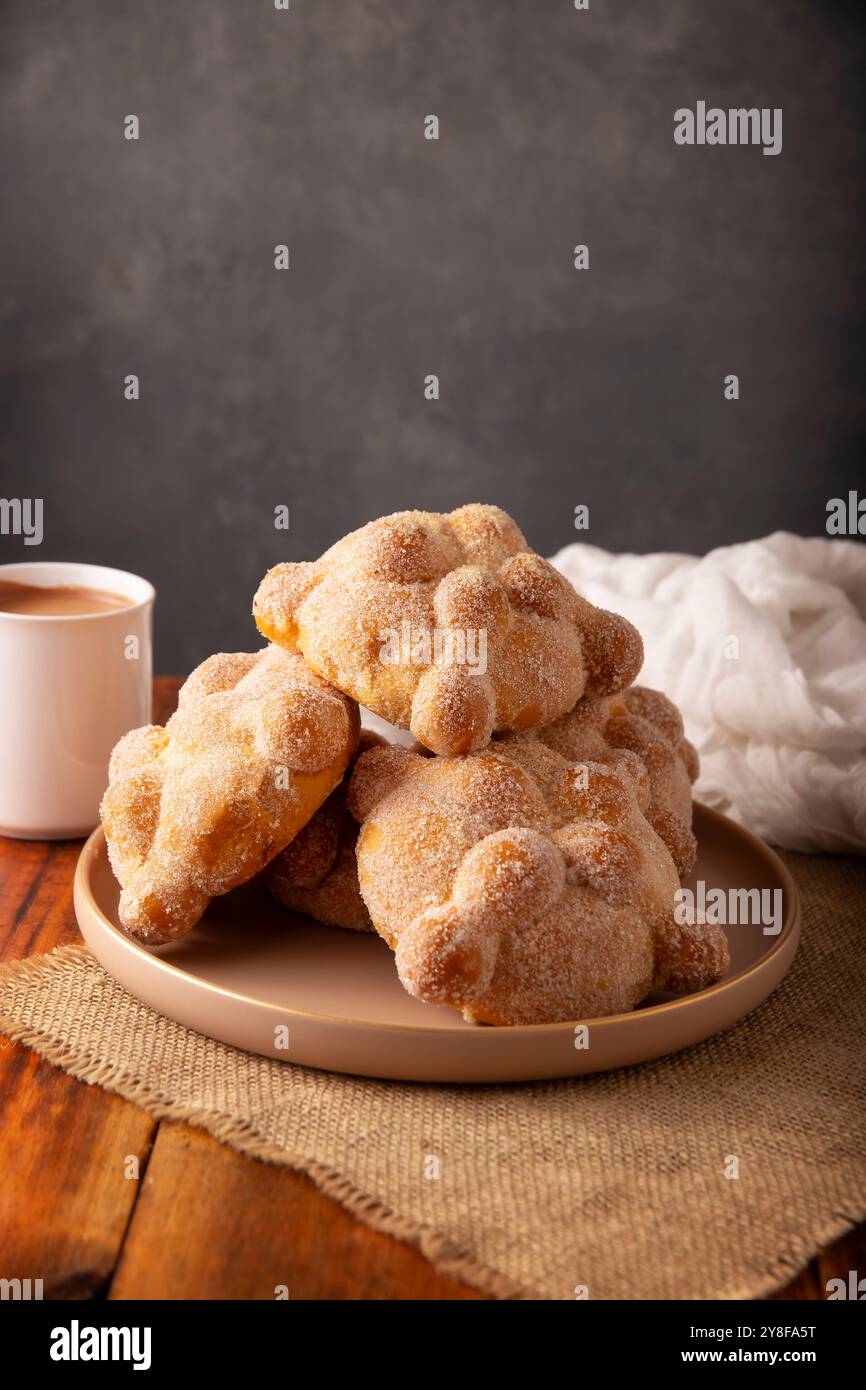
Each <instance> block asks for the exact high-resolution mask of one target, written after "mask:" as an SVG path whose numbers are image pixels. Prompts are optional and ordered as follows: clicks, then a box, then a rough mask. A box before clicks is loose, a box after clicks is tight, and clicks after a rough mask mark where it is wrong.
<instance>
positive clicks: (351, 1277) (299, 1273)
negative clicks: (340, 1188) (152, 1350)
mask: <svg viewBox="0 0 866 1390" xmlns="http://www.w3.org/2000/svg"><path fill="white" fill-rule="evenodd" d="M278 1287H279V1288H284V1289H285V1290H287V1291H288V1296H289V1297H290V1298H296V1299H298V1298H299V1299H340V1300H342V1299H353V1298H364V1299H377V1300H378V1299H413V1298H415V1299H452V1298H481V1297H482V1295H481V1294H479V1293H477V1292H475V1291H474V1290H472V1289H468V1288H466V1287H465V1286H464V1285H461V1284H458V1283H457V1282H456V1281H454V1280H452V1279H447V1278H444V1277H442V1276H440V1275H437V1274H435V1273H434V1271H433V1270H432V1268H431V1266H430V1265H429V1264H428V1263H427V1261H426V1260H425V1259H424V1257H423V1256H422V1255H420V1254H419V1253H418V1251H417V1250H414V1249H412V1248H411V1247H410V1246H408V1245H403V1244H401V1243H400V1242H398V1241H395V1240H391V1239H390V1238H389V1237H388V1236H383V1235H379V1234H378V1233H377V1232H375V1231H370V1230H368V1228H367V1227H365V1226H362V1225H361V1224H360V1223H359V1222H357V1221H355V1220H354V1219H353V1218H352V1217H351V1216H350V1215H349V1214H348V1212H347V1211H345V1210H344V1209H343V1208H342V1207H340V1206H337V1205H336V1204H335V1203H334V1202H332V1201H330V1199H329V1198H327V1197H325V1196H323V1195H322V1193H321V1192H319V1191H318V1189H317V1188H316V1187H315V1186H314V1185H313V1183H311V1182H310V1181H309V1179H308V1178H306V1177H304V1176H303V1175H302V1174H300V1173H293V1172H291V1170H289V1169H286V1168H278V1167H275V1166H274V1165H271V1164H267V1163H258V1162H256V1161H255V1160H253V1159H246V1158H241V1157H240V1156H239V1155H238V1154H236V1153H235V1152H234V1150H232V1149H229V1148H227V1147H226V1146H225V1145H223V1144H219V1143H218V1142H217V1141H216V1140H215V1139H212V1138H211V1136H210V1135H209V1134H206V1133H205V1132H204V1131H203V1130H198V1129H193V1128H192V1127H190V1126H189V1125H185V1124H178V1123H174V1122H164V1123H163V1124H162V1125H160V1130H159V1134H158V1136H157V1140H156V1144H155V1146H154V1150H153V1155H152V1157H151V1160H150V1163H149V1165H148V1169H147V1174H146V1176H145V1179H144V1182H143V1183H142V1188H141V1196H140V1198H139V1201H138V1205H137V1207H136V1209H135V1216H134V1217H133V1220H132V1223H131V1225H130V1228H129V1231H128V1233H127V1237H126V1241H125V1243H124V1247H123V1252H122V1255H121V1258H120V1263H119V1265H118V1269H117V1273H116V1275H115V1278H114V1280H113V1282H112V1285H111V1291H110V1295H109V1296H110V1297H111V1298H113V1299H125V1298H230V1299H238V1298H246V1299H269V1300H273V1299H274V1298H275V1297H276V1291H277V1289H278ZM283 1296H285V1295H283Z"/></svg>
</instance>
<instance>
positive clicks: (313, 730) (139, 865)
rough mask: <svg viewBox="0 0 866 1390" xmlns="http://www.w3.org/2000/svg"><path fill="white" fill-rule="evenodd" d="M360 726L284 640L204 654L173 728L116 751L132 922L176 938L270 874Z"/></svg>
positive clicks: (121, 875)
mask: <svg viewBox="0 0 866 1390" xmlns="http://www.w3.org/2000/svg"><path fill="white" fill-rule="evenodd" d="M358 723H359V720H358V709H357V706H356V705H354V704H353V703H352V701H350V700H347V699H346V697H345V696H344V695H341V694H340V693H339V692H338V691H336V690H334V689H332V688H331V687H330V686H328V685H326V683H325V682H324V681H323V680H321V679H320V678H319V677H318V676H316V675H315V674H314V673H313V672H312V671H310V670H309V669H308V667H307V666H306V665H305V664H304V662H303V661H302V660H301V658H300V657H297V656H290V655H289V654H288V653H287V652H284V651H281V650H280V648H278V647H267V648H265V649H264V650H262V651H260V652H253V653H249V652H241V653H219V654H218V655H216V656H212V657H210V658H209V659H208V660H207V661H205V662H203V663H202V665H201V666H199V667H198V668H197V669H196V670H195V671H194V672H193V673H192V675H191V676H190V678H189V680H188V681H187V682H186V684H185V685H184V686H183V688H182V690H181V693H180V697H179V700H178V708H177V712H176V713H175V714H174V715H173V716H172V717H171V719H170V720H169V721H168V723H167V724H166V726H165V728H164V729H163V728H160V727H159V726H157V725H151V726H148V727H146V728H144V729H134V730H133V731H132V732H131V733H129V734H127V735H126V736H125V737H124V738H122V739H121V740H120V742H119V743H118V745H117V747H116V748H115V750H114V752H113V754H112V757H111V766H110V771H109V786H108V790H107V791H106V793H105V796H104V798H103V802H102V807H101V816H102V823H103V825H104V827H105V835H106V840H107V843H108V852H109V856H110V859H111V864H112V868H113V869H114V872H115V875H116V877H117V879H118V881H119V882H120V885H121V890H122V891H121V895H120V906H119V913H120V920H121V923H122V925H123V927H124V928H125V930H126V931H128V932H129V934H130V935H131V936H134V937H136V938H137V939H138V940H140V941H143V942H145V943H146V944H148V945H156V944H159V943H160V942H164V941H170V940H173V939H174V938H176V937H178V936H182V935H183V934H184V933H185V932H187V931H189V929H190V928H191V927H192V926H194V924H195V923H196V922H197V921H198V919H199V918H200V917H201V915H202V913H203V912H204V910H205V908H206V907H207V904H208V902H209V901H210V899H211V898H213V897H216V896H217V895H218V894H220V893H225V892H227V891H228V890H229V889H230V888H235V887H237V886H238V885H239V884H241V883H245V882H246V881H247V880H248V879H250V878H252V877H253V875H254V874H256V873H258V872H259V870H260V869H262V868H263V867H264V866H265V864H267V863H268V862H269V860H270V859H271V858H273V856H274V855H275V854H277V853H279V851H280V850H281V849H282V848H283V847H284V846H285V845H286V844H287V843H288V842H289V840H291V838H292V837H293V836H294V835H295V834H297V832H298V830H300V829H301V827H302V826H303V825H305V824H306V823H307V821H308V820H309V819H310V817H311V816H312V815H313V813H314V812H315V811H316V810H317V808H318V807H319V806H320V805H321V803H322V802H323V801H324V799H325V797H326V796H327V795H328V794H329V792H330V791H331V790H332V788H333V787H334V786H335V785H336V783H337V782H339V780H340V778H341V777H342V775H343V772H344V770H345V768H346V766H347V764H348V762H349V759H350V757H351V755H352V753H353V751H354V749H355V747H356V744H357V740H358Z"/></svg>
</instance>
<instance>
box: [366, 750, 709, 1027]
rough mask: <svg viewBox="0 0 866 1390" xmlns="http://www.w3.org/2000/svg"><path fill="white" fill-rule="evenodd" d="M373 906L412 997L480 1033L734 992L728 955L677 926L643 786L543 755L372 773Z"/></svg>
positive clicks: (473, 758) (670, 880) (387, 759)
mask: <svg viewBox="0 0 866 1390" xmlns="http://www.w3.org/2000/svg"><path fill="white" fill-rule="evenodd" d="M349 808H350V810H351V811H352V813H353V814H354V815H355V816H356V818H357V819H358V820H359V821H360V822H361V833H360V836H359V838H358V846H357V860H358V878H359V882H360V886H361V893H362V895H363V898H364V901H365V902H366V904H367V907H368V909H369V912H370V916H371V918H372V921H373V925H374V927H375V928H376V931H377V932H378V933H379V935H380V936H382V937H383V938H384V939H385V941H387V943H388V944H389V946H390V947H391V948H392V950H393V951H394V952H395V956H396V963H397V971H398V974H399V976H400V979H401V981H402V983H403V985H404V986H405V988H406V989H407V990H408V991H409V993H410V994H413V995H415V996H417V997H418V998H419V999H423V1000H426V1001H427V1002H429V1003H432V1004H446V1005H450V1006H451V1007H452V1008H455V1009H459V1010H460V1011H461V1012H462V1013H463V1016H464V1017H465V1018H466V1019H467V1020H469V1021H473V1022H482V1023H494V1024H533V1023H554V1022H560V1021H566V1020H570V1019H576V1018H597V1017H601V1016H603V1015H606V1014H612V1013H621V1012H625V1011H627V1010H630V1009H633V1008H634V1007H635V1005H636V1004H639V1003H640V1001H641V1000H642V999H644V998H645V997H646V996H647V995H648V994H649V993H650V992H651V991H653V990H655V989H662V990H672V991H674V992H677V993H688V992H692V991H695V990H699V989H703V988H705V987H706V986H707V985H710V984H712V983H714V982H715V981H717V980H719V979H720V978H721V977H722V975H723V974H724V972H725V970H726V968H727V965H728V951H727V943H726V940H725V936H724V933H723V932H722V931H721V929H720V928H719V927H717V926H715V925H712V924H703V923H693V924H690V923H682V924H680V923H677V921H676V920H675V918H674V907H675V894H676V892H677V889H678V886H679V881H678V877H677V871H676V868H675V866H674V863H673V860H672V859H671V856H670V854H669V853H668V851H667V849H666V848H665V846H664V844H663V843H662V841H661V840H660V839H659V837H658V835H656V833H655V831H654V830H653V829H652V826H651V825H650V824H649V822H648V821H647V820H646V818H645V817H644V815H643V814H642V813H641V810H640V806H639V802H638V796H637V792H636V789H635V785H634V782H633V780H632V778H631V776H630V775H629V774H628V772H627V771H625V770H624V769H617V768H616V767H613V766H609V765H605V764H602V763H593V762H584V763H578V764H575V763H571V762H569V761H568V760H567V759H565V758H563V757H562V756H561V755H560V754H559V753H556V752H554V750H553V749H550V748H547V747H546V746H545V745H544V744H542V743H540V742H538V741H531V740H527V741H521V740H514V741H511V742H506V743H504V744H502V745H497V746H496V751H492V750H490V751H487V752H483V753H476V754H472V755H470V756H468V757H461V758H427V757H421V756H419V755H417V754H414V753H411V752H408V751H406V750H404V749H400V748H379V749H372V750H371V751H370V752H367V753H365V754H363V756H362V757H361V758H359V760H358V763H357V765H356V767H355V771H354V774H353V776H352V781H351V784H350V787H349Z"/></svg>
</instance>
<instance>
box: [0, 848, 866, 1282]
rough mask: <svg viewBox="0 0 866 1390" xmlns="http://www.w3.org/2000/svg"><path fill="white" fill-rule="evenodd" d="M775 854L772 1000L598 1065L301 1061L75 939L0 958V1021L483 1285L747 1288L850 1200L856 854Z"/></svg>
mask: <svg viewBox="0 0 866 1390" xmlns="http://www.w3.org/2000/svg"><path fill="white" fill-rule="evenodd" d="M785 858H786V861H787V863H788V864H789V866H790V867H791V869H792V871H793V872H794V874H795V876H796V878H797V880H798V882H799V885H800V889H801V892H802V895H803V937H802V944H801V947H800V950H799V953H798V955H797V958H796V960H795V962H794V965H793V968H792V969H791V971H790V973H789V975H788V977H787V979H786V980H785V981H784V983H783V985H782V986H781V987H780V988H779V989H778V990H777V991H776V993H775V995H773V997H772V998H771V999H770V1000H768V1002H767V1003H766V1004H764V1005H763V1006H762V1007H761V1008H760V1009H758V1010H757V1011H756V1012H755V1013H753V1014H752V1015H751V1016H750V1017H749V1018H747V1019H746V1020H745V1021H744V1022H743V1023H742V1024H740V1025H739V1026H738V1027H737V1028H735V1029H733V1030H732V1031H731V1032H729V1033H727V1034H725V1035H723V1036H721V1037H718V1038H714V1039H712V1040H711V1041H709V1042H707V1043H703V1044H701V1045H700V1046H698V1047H694V1048H691V1049H690V1050H689V1051H687V1052H682V1053H679V1054H678V1055H677V1056H674V1057H671V1058H668V1059H665V1060H662V1061H659V1062H653V1063H648V1064H647V1065H645V1066H639V1067H630V1068H628V1069H627V1070H624V1071H619V1072H613V1073H610V1074H608V1075H602V1076H594V1077H586V1078H581V1079H576V1080H569V1081H557V1082H536V1083H534V1084H531V1085H520V1086H497V1087H470V1086H466V1087H459V1086H454V1087H440V1086H422V1085H406V1084H397V1083H389V1082H378V1081H364V1080H355V1079H353V1078H350V1077H343V1076H333V1075H328V1074H326V1073H323V1072H317V1071H307V1070H303V1069H301V1068H298V1067H293V1066H290V1065H286V1064H285V1063H280V1062H274V1061H268V1060H265V1059H263V1058H259V1057H254V1056H248V1055H247V1054H245V1053H242V1052H238V1051H235V1050H234V1049H233V1048H231V1047H226V1046H224V1045H223V1044H221V1043H217V1042H213V1041H212V1040H211V1039H209V1038H205V1037H202V1036H201V1035H199V1034H197V1033H193V1032H190V1031H188V1030H187V1029H185V1028H183V1027H181V1026H180V1025H178V1024H176V1023H172V1022H170V1021H169V1020H168V1019H164V1018H161V1017H160V1016H159V1015H158V1014H155V1013H153V1012H152V1011H151V1010H150V1009H148V1008H145V1007H144V1005H142V1004H140V1003H138V1002H137V1001H136V1000H135V999H132V998H131V997H130V996H129V995H127V994H126V993H124V991H123V990H122V989H121V988H120V986H119V985H117V984H115V983H114V981H113V980H112V979H111V978H110V977H109V976H108V975H106V974H105V972H104V971H103V970H102V968H101V967H100V966H99V965H98V964H97V962H96V961H95V960H94V958H93V957H92V956H91V955H90V954H89V952H88V951H87V950H86V948H85V947H83V946H67V947H61V948H60V949H59V950H57V951H54V952H53V953H52V954H50V955H47V956H40V957H35V958H31V959H30V960H26V961H20V962H15V963H13V964H12V965H8V966H5V967H4V968H3V969H2V970H0V1028H2V1030H3V1031H4V1032H6V1033H8V1034H10V1035H11V1036H12V1037H14V1038H16V1039H20V1040H21V1041H23V1042H25V1043H27V1044H28V1045H29V1046H30V1047H33V1048H35V1049H36V1050H37V1051H38V1052H40V1053H41V1054H42V1055H43V1056H45V1057H47V1058H48V1059H50V1060H51V1061H52V1062H55V1063H57V1065H59V1066H62V1067H64V1068H65V1069H66V1070H67V1071H69V1072H72V1073H73V1074H74V1075H75V1076H78V1077H80V1078H81V1079H82V1080H84V1081H88V1082H92V1083H93V1082H95V1083H98V1084H99V1085H102V1086H105V1087H107V1088H108V1089H109V1090H112V1091H116V1092H118V1093H119V1094H120V1095H122V1096H126V1097H127V1098H128V1099H130V1100H133V1101H136V1102H137V1103H138V1104H139V1105H143V1106H144V1107H145V1108H146V1109H148V1110H150V1111H152V1112H153V1113H154V1114H155V1115H160V1116H170V1117H172V1118H183V1119H186V1120H189V1121H191V1122H192V1123H193V1124H197V1125H201V1126H203V1127H204V1128H205V1129H207V1130H209V1131H210V1132H211V1133H212V1134H214V1135H215V1136H216V1137H217V1138H219V1139H221V1140H224V1141H225V1142H226V1143H229V1144H233V1145H234V1146H235V1147H236V1148H238V1149H240V1150H241V1151H242V1152H244V1153H247V1154H251V1155H255V1156H256V1157H258V1158H261V1159H266V1160H269V1161H271V1162H274V1163H285V1164H288V1165H290V1166H291V1167H294V1168H299V1169H302V1170H303V1171H304V1172H305V1173H308V1174H309V1175H310V1177H311V1178H312V1179H313V1181H314V1182H316V1183H317V1184H318V1185H319V1186H320V1187H321V1188H322V1189H323V1190H324V1191H325V1192H327V1193H328V1194H329V1195H330V1196H332V1197H334V1198H336V1199H337V1200H338V1201H340V1202H342V1203H344V1204H345V1206H347V1207H348V1208H349V1209H350V1210H351V1211H352V1212H353V1213H354V1214H355V1215H356V1216H357V1217H358V1218H359V1219H360V1220H362V1221H365V1222H367V1223H368V1224H369V1225H371V1226H375V1227H377V1228H378V1229H380V1230H384V1231H388V1232H391V1233H392V1234H394V1235H396V1236H399V1237H400V1238H402V1239H404V1240H409V1241H412V1242H414V1243H416V1244H417V1245H418V1246H419V1247H420V1248H421V1250H423V1252H424V1253H425V1254H426V1255H427V1256H428V1258H429V1259H430V1260H432V1261H433V1263H434V1264H435V1265H436V1266H437V1267H438V1268H439V1269H441V1270H443V1271H447V1272H448V1273H452V1274H454V1275H457V1276H458V1277H460V1278H463V1279H465V1280H467V1281H468V1282H470V1283H472V1284H475V1285H477V1286H478V1287H479V1288H481V1289H485V1290H487V1291H488V1292H490V1293H492V1294H495V1295H498V1296H501V1297H530V1298H531V1297H536V1298H552V1299H568V1298H574V1297H575V1289H576V1286H580V1285H584V1286H586V1288H587V1290H588V1296H589V1297H590V1298H666V1299H670V1298H701V1297H708V1298H746V1297H752V1296H757V1295H760V1294H762V1293H766V1292H769V1291H770V1290H772V1289H773V1288H775V1287H778V1286H779V1285H782V1284H785V1283H787V1282H788V1281H789V1279H790V1278H791V1277H792V1276H793V1275H794V1273H795V1272H796V1271H797V1270H798V1269H799V1268H801V1267H802V1266H803V1265H804V1264H805V1263H806V1262H807V1260H808V1259H809V1257H810V1256H811V1255H812V1254H813V1253H814V1252H815V1251H816V1249H818V1248H819V1247H820V1246H821V1245H823V1244H826V1243H827V1242H829V1241H831V1240H833V1239H834V1238H835V1237H836V1236H838V1235H840V1234H841V1233H842V1232H843V1231H845V1230H847V1229H848V1228H849V1227H850V1226H851V1225H853V1224H855V1223H856V1222H858V1221H860V1220H862V1219H863V1217H864V1215H866V1160H864V1128H866V1126H864V1049H866V1007H864V1005H866V861H863V860H856V859H842V858H809V857H807V856H804V855H792V854H791V855H786V856H785ZM731 1156H734V1157H736V1158H737V1159H738V1162H739V1177H738V1178H727V1177H726V1176H725V1172H726V1165H727V1167H728V1171H732V1169H733V1165H731V1164H730V1157H731ZM437 1171H438V1176H426V1175H427V1174H435V1173H437Z"/></svg>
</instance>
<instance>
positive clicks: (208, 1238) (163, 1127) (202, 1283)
mask: <svg viewBox="0 0 866 1390" xmlns="http://www.w3.org/2000/svg"><path fill="white" fill-rule="evenodd" d="M179 685H180V681H179V680H177V679H175V678H173V677H161V678H160V679H158V680H157V681H156V682H155V691H154V702H155V718H156V719H157V720H159V722H161V723H162V722H164V721H165V719H166V718H167V717H168V715H169V714H170V713H171V711H172V709H173V708H174V704H175V700H176V697H177V690H178V687H179ZM78 850H79V844H78V843H77V842H60V843H41V842H30V841H18V840H6V839H2V838H0V960H13V959H17V958H19V957H22V956H29V955H37V954H39V953H41V952H43V951H50V950H52V949H53V948H54V947H55V946H59V945H62V944H64V943H67V942H75V941H79V940H80V937H79V933H78V928H77V926H76V923H75V916H74V914H73V910H72V874H73V869H74V866H75V861H76V858H77V856H78ZM0 1115H2V1125H0V1174H2V1182H0V1277H5V1278H13V1277H15V1276H18V1277H20V1278H26V1277H28V1276H29V1277H31V1278H41V1279H42V1280H43V1286H44V1295H45V1297H46V1298H112V1299H133V1298H205V1299H206V1298H261V1299H272V1298H273V1296H274V1295H273V1290H274V1286H275V1284H287V1285H288V1287H289V1288H290V1289H291V1291H292V1297H293V1298H302V1299H303V1298H312V1299H351V1298H363V1299H413V1298H417V1299H469V1298H480V1297H482V1295H481V1294H479V1293H477V1292H476V1291H475V1290H474V1289H470V1288H467V1287H466V1286H465V1285H463V1284H460V1283H458V1282H456V1281H455V1280H454V1279H450V1278H446V1277H444V1276H443V1275H439V1274H437V1273H436V1272H435V1271H434V1270H433V1268H432V1267H431V1266H430V1265H429V1264H428V1263H427V1261H426V1260H425V1259H424V1258H423V1256H422V1255H420V1254H419V1253H418V1251H417V1250H414V1249H413V1248H411V1247H410V1246H408V1245H404V1244H402V1243H401V1242H399V1241H397V1240H393V1239H391V1238H390V1237H389V1236H383V1235H379V1234H377V1233H376V1232H374V1231H371V1230H369V1229H368V1228H367V1227H366V1226H363V1225H362V1224H361V1223H360V1222H358V1221H356V1220H354V1218H353V1217H351V1216H349V1215H348V1213H347V1212H346V1211H344V1209H343V1208H342V1207H340V1206H339V1205H338V1204H337V1203H336V1202H332V1201H331V1200H330V1199H329V1198H327V1197H324V1196H323V1195H322V1194H321V1193H320V1192H319V1191H318V1190H317V1189H316V1187H315V1186H314V1185H313V1183H312V1182H311V1181H310V1180H309V1179H308V1178H307V1177H304V1176H303V1175H301V1174H299V1173H294V1172H292V1171H290V1170H289V1169H287V1168H277V1167H273V1166H271V1165H269V1164H265V1163H259V1162H256V1161H255V1160H254V1159H250V1158H244V1157H242V1156H241V1155H240V1154H238V1153H236V1152H235V1151H234V1150H233V1149H230V1148H228V1147H227V1146H226V1145H222V1144H219V1143H217V1142H216V1140H214V1139H212V1138H210V1136H209V1135H207V1134H205V1133H204V1132H203V1131H202V1130H198V1129H194V1128H192V1127H191V1126H190V1125H186V1124H180V1123H176V1122H173V1121H165V1120H163V1121H157V1120H154V1119H152V1118H151V1117H150V1116H149V1115H148V1114H147V1113H146V1112H145V1111H144V1110H139V1109H138V1107H137V1106H135V1105H133V1104H131V1103H130V1102H129V1101H126V1100H122V1099H121V1098H120V1097H119V1096H115V1095H110V1094H109V1093H108V1092H107V1091H103V1090H101V1089H100V1088H99V1087H98V1086H86V1085H84V1084H83V1083H82V1082H79V1081H76V1080H75V1079H74V1078H73V1077H71V1076H68V1075H67V1074H66V1073H65V1072H63V1071H60V1070H58V1069H57V1068H55V1067H52V1066H50V1065H49V1064H48V1063H47V1062H43V1061H41V1060H40V1059H39V1058H38V1057H37V1055H36V1053H34V1052H30V1051H28V1050H27V1049H26V1048H25V1047H21V1046H18V1045H17V1044H13V1043H11V1042H10V1041H9V1040H8V1039H7V1038H4V1037H0ZM131 1154H134V1155H136V1157H137V1158H138V1161H139V1174H140V1176H139V1180H138V1181H133V1180H130V1179H128V1178H126V1177H125V1175H124V1164H125V1162H126V1160H127V1156H128V1155H131ZM851 1269H859V1270H860V1272H861V1274H864V1273H866V1225H863V1226H860V1227H858V1228H857V1230H855V1231H853V1232H851V1233H850V1235H848V1236H846V1237H845V1238H844V1239H842V1240H839V1241H837V1242H836V1243H835V1244H834V1245H832V1246H830V1247H829V1248H828V1249H827V1250H824V1251H822V1252H821V1253H820V1254H819V1255H818V1256H817V1257H816V1258H815V1259H813V1260H811V1261H810V1262H809V1264H808V1265H807V1267H806V1268H805V1269H804V1270H802V1271H800V1273H798V1274H797V1275H796V1278H794V1279H793V1282H792V1283H791V1284H789V1285H788V1287H787V1288H786V1289H784V1290H782V1291H781V1292H779V1293H778V1294H776V1295H774V1297H776V1298H783V1299H797V1298H806V1299H818V1298H823V1297H824V1296H825V1293H824V1290H825V1286H826V1282H827V1280H828V1279H831V1278H834V1277H837V1276H841V1277H842V1278H845V1279H847V1274H848V1271H849V1270H851ZM793 1274H795V1271H793V1270H792V1275H793Z"/></svg>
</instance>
